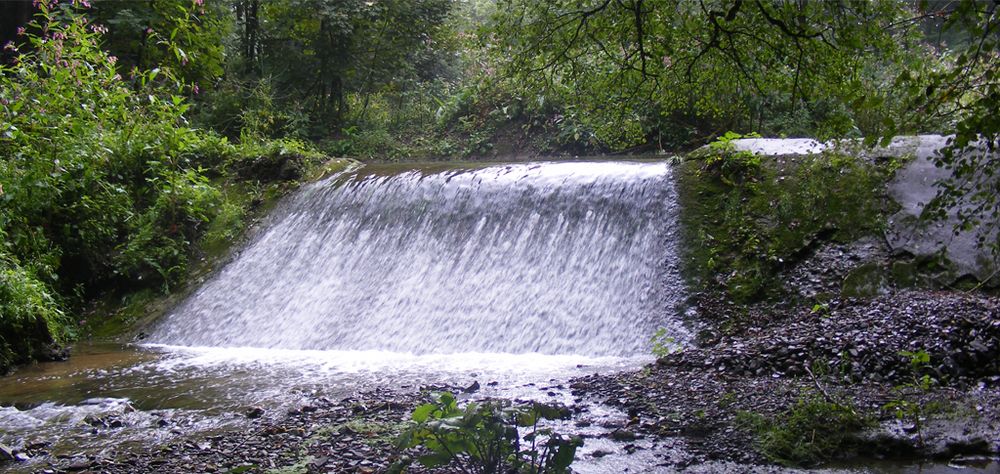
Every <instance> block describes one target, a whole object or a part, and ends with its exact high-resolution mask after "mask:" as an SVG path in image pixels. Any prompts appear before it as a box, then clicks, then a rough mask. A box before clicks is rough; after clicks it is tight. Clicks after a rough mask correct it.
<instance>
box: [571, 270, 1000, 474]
mask: <svg viewBox="0 0 1000 474" xmlns="http://www.w3.org/2000/svg"><path fill="white" fill-rule="evenodd" d="M703 304H704V306H702V308H701V309H702V311H713V310H714V311H720V312H725V311H735V310H734V309H732V308H724V307H713V306H712V305H711V304H708V303H707V302H703ZM998 308H1000V300H998V299H997V298H995V297H987V296H982V295H971V294H966V293H961V292H929V291H913V290H910V291H901V292H898V293H894V294H890V295H883V296H880V297H875V298H870V299H845V300H835V301H831V302H830V303H829V304H828V306H824V307H821V308H817V309H813V308H798V309H784V310H782V309H779V308H775V307H773V306H772V307H768V308H766V310H765V308H764V307H762V306H758V307H755V308H751V309H750V310H749V311H748V312H747V313H745V314H728V315H725V316H723V317H722V318H719V320H725V321H733V324H732V325H728V326H727V327H726V328H725V330H722V329H719V328H711V329H708V330H706V331H703V333H702V341H701V342H702V345H701V346H699V347H697V348H685V349H683V350H681V351H679V352H676V353H673V354H670V355H668V356H666V357H663V358H661V359H660V360H659V361H658V363H656V364H655V365H652V366H650V367H647V368H646V369H644V370H642V371H639V372H635V373H625V374H613V375H595V376H591V377H586V378H583V379H580V380H577V381H576V382H575V383H574V385H573V388H574V389H575V390H577V393H584V394H589V395H591V396H596V397H598V398H600V399H603V400H606V401H607V402H608V403H610V404H612V405H615V406H618V407H621V408H622V409H623V410H625V411H627V412H628V413H629V414H630V415H631V416H632V418H633V423H634V425H635V427H636V429H637V430H638V431H639V432H641V433H644V434H646V435H648V436H654V437H668V438H669V437H680V438H684V439H686V440H687V441H688V445H689V446H690V447H691V448H692V452H693V453H694V454H695V455H696V457H695V462H701V461H707V460H715V459H725V460H734V461H739V462H746V463H763V462H769V461H774V456H775V455H776V454H777V453H775V452H768V449H769V448H772V449H773V448H775V447H774V446H770V445H769V444H768V442H769V440H768V439H762V437H765V436H767V435H768V434H771V435H773V434H774V431H770V432H767V433H760V432H758V430H756V429H755V427H754V426H753V423H751V422H749V420H752V419H753V416H754V415H760V416H763V417H765V418H766V419H768V420H776V423H775V424H774V425H772V428H773V429H777V430H780V429H782V428H783V427H782V426H781V423H786V424H791V423H792V422H793V421H792V420H790V417H791V415H792V413H793V409H794V408H795V407H796V405H797V404H800V403H814V402H815V403H817V406H827V407H829V406H830V405H840V406H843V407H848V408H849V410H851V411H854V412H855V413H857V414H858V416H859V418H860V419H864V420H866V421H867V422H866V423H864V424H863V428H861V427H858V428H856V429H854V431H855V432H854V433H853V434H852V435H851V437H850V438H849V439H845V440H844V443H843V444H842V445H839V446H837V450H836V451H835V452H829V453H822V454H818V455H821V456H824V457H826V459H838V458H851V457H857V456H864V457H872V458H899V459H910V460H912V459H918V458H928V459H936V460H943V461H956V462H962V461H963V460H965V459H968V456H986V457H990V456H996V455H997V454H998V453H1000V441H998V440H1000V410H998V408H997V407H1000V370H998V369H1000V367H998V361H1000V352H998V351H1000V309H998ZM716 316H719V315H718V314H717V315H716ZM904 352H906V353H910V354H926V355H927V356H928V361H927V362H926V363H917V364H914V362H913V356H911V355H902V354H903V353H904ZM925 375H926V376H927V377H928V378H927V379H924V378H923V377H924V376H925ZM923 380H926V381H927V384H926V386H922V381H923ZM823 404H825V405H823ZM800 407H801V405H800ZM801 421H802V420H795V421H794V422H796V423H798V422H801ZM812 421H815V422H817V423H820V422H823V423H826V422H829V421H830V420H829V418H825V417H822V416H817V417H815V419H814V420H812ZM786 427H787V426H786ZM788 428H789V429H792V428H794V427H788ZM812 428H814V429H815V428H824V427H812ZM835 429H838V428H835ZM803 442H806V441H805V440H803ZM826 459H815V460H810V461H821V460H826ZM786 461H790V460H786ZM685 462H688V461H685ZM994 466H995V465H994ZM676 467H682V466H676Z"/></svg>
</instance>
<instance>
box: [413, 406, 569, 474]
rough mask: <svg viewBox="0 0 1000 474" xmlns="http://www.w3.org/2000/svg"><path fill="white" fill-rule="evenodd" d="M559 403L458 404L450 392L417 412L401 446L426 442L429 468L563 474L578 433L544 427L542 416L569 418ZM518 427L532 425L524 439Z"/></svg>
mask: <svg viewBox="0 0 1000 474" xmlns="http://www.w3.org/2000/svg"><path fill="white" fill-rule="evenodd" d="M568 415H569V413H568V412H567V411H566V409H565V408H561V407H558V406H552V405H545V404H542V403H533V404H531V405H529V406H514V405H511V404H510V403H509V402H506V401H499V400H495V401H485V402H482V403H473V402H470V403H467V404H466V405H465V406H464V407H459V406H458V403H457V401H456V400H455V397H454V396H453V395H452V394H450V393H441V394H437V395H435V396H434V401H433V402H432V403H428V404H424V405H421V406H419V407H417V408H416V409H415V410H414V411H413V415H412V416H413V421H414V422H415V423H414V425H413V426H412V427H411V428H409V429H408V430H407V431H406V432H404V433H403V435H402V436H401V437H400V438H399V444H400V446H401V447H403V448H411V447H416V446H423V447H424V448H426V449H427V450H429V451H430V454H426V455H424V456H421V457H420V458H419V461H420V462H421V464H424V465H425V466H428V467H434V466H445V465H448V466H451V467H453V468H456V469H457V470H458V471H460V472H465V473H484V474H485V473H500V472H509V470H512V471H513V472H519V473H524V474H539V473H551V474H556V473H565V472H569V466H570V464H572V462H573V457H574V456H575V454H576V448H577V447H579V446H581V445H583V441H582V440H581V439H580V438H578V437H565V436H560V435H559V434H557V433H554V432H553V431H552V430H551V429H548V428H540V427H539V426H538V424H539V422H540V421H542V420H554V419H562V418H567V417H568ZM518 428H529V429H530V430H529V431H528V433H527V434H526V435H525V436H524V438H523V442H524V443H525V444H527V445H524V444H522V438H521V435H520V433H519V432H518Z"/></svg>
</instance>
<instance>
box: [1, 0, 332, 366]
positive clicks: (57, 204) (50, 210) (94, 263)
mask: <svg viewBox="0 0 1000 474" xmlns="http://www.w3.org/2000/svg"><path fill="white" fill-rule="evenodd" d="M28 27H29V31H28V32H26V33H25V35H24V38H25V40H26V44H25V45H23V46H22V47H21V48H20V51H18V50H17V49H16V48H14V47H12V46H11V47H8V49H9V50H14V51H15V52H16V53H17V56H16V57H15V59H14V60H13V62H12V64H10V65H4V66H0V115H2V117H3V120H2V122H0V155H2V156H4V159H3V161H0V183H2V188H0V202H2V203H3V206H2V207H0V240H2V242H3V243H2V247H0V267H2V268H0V271H2V280H0V295H2V296H3V298H2V303H0V329H2V331H0V372H6V371H7V370H8V369H9V368H10V367H11V366H12V365H13V364H16V363H21V362H25V361H28V360H32V359H39V358H41V359H44V358H51V357H58V356H59V355H60V352H59V351H58V350H55V349H53V347H58V345H59V344H60V343H63V342H66V341H67V339H69V338H72V337H73V336H74V333H75V332H76V330H77V323H76V321H75V320H74V318H72V317H71V315H75V314H80V313H81V311H82V310H83V309H84V308H85V306H86V305H87V304H88V302H90V301H91V300H93V299H94V298H97V297H101V296H102V295H107V294H112V295H121V294H127V293H129V292H132V291H140V290H144V289H153V290H156V291H162V292H168V291H170V290H171V288H172V287H174V286H175V285H177V284H179V283H181V282H182V281H183V280H184V279H185V277H186V276H187V275H188V273H189V269H190V265H191V262H192V260H193V259H194V258H195V257H196V254H198V253H199V252H200V250H199V248H201V247H203V248H206V249H216V251H218V249H219V248H221V247H224V246H226V245H227V244H228V243H229V242H232V240H233V239H234V238H235V237H236V236H238V235H239V233H240V232H242V228H243V226H244V219H245V217H246V213H247V212H248V211H249V210H250V208H251V207H252V201H254V200H257V201H259V200H261V199H262V197H263V195H265V194H267V193H269V192H271V191H269V187H274V186H275V185H271V184H269V183H268V181H280V180H289V179H297V178H300V177H302V176H303V175H304V173H305V171H306V170H307V169H309V168H310V167H315V166H317V165H318V164H320V163H321V162H322V161H324V160H325V157H324V156H323V155H322V154H320V153H318V152H315V151H312V149H311V148H310V147H309V146H308V145H307V144H305V143H303V142H297V141H292V140H283V141H277V142H271V143H264V142H260V141H249V140H248V141H243V142H240V143H239V144H234V143H231V142H230V141H229V140H227V139H226V138H225V137H221V136H219V135H217V134H215V133H213V132H211V131H206V130H202V129H198V128H195V127H193V126H192V125H191V124H190V123H189V122H188V121H187V120H186V118H185V115H184V114H185V113H186V112H187V111H188V108H189V106H190V105H189V103H188V101H187V100H186V99H185V94H186V93H188V92H190V87H191V86H189V85H187V84H186V83H185V82H183V81H182V80H180V79H179V78H178V76H176V75H174V74H173V73H172V72H171V71H170V70H168V69H165V68H154V69H151V70H140V69H133V70H132V71H131V72H128V73H125V75H124V76H123V73H122V72H121V71H120V70H119V68H118V67H116V63H117V58H116V57H114V56H112V55H110V54H108V53H107V52H105V51H104V50H102V48H101V41H102V38H103V35H104V34H106V33H105V29H104V28H103V27H100V26H95V25H93V24H91V23H89V22H88V21H87V19H86V18H85V17H84V16H82V15H80V14H78V13H77V12H75V11H74V9H73V7H72V6H68V5H63V6H57V5H55V4H52V5H50V4H48V3H46V2H41V3H39V5H38V13H37V15H36V19H35V21H33V22H32V23H31V24H30V25H28ZM259 176H264V177H265V180H264V182H261V180H259V179H258V177H259ZM275 189H277V188H275Z"/></svg>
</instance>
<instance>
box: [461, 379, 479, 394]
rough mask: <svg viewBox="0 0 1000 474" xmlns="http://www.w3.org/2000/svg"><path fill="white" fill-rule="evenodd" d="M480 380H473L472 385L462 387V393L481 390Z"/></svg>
mask: <svg viewBox="0 0 1000 474" xmlns="http://www.w3.org/2000/svg"><path fill="white" fill-rule="evenodd" d="M479 388H480V386H479V381H478V380H477V381H475V382H472V385H469V386H468V387H465V388H463V389H462V393H475V392H478V391H479Z"/></svg>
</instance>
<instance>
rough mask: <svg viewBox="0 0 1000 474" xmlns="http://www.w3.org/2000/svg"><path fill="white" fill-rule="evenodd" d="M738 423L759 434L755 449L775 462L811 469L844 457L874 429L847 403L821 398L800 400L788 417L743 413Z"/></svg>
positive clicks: (787, 413)
mask: <svg viewBox="0 0 1000 474" xmlns="http://www.w3.org/2000/svg"><path fill="white" fill-rule="evenodd" d="M737 422H738V423H739V424H741V425H742V426H744V427H746V428H749V429H750V430H752V431H753V432H754V433H755V445H756V447H757V449H759V450H760V452H761V453H762V454H764V455H765V456H767V457H768V459H771V460H773V461H775V462H779V463H781V464H785V465H791V466H810V465H815V464H817V463H821V462H824V461H828V460H830V459H832V458H834V457H835V456H837V455H839V454H842V453H843V452H844V451H845V450H846V449H848V448H850V446H851V445H852V444H854V442H855V434H856V433H857V432H859V431H860V430H862V429H864V428H866V427H869V426H871V424H872V421H871V420H870V419H869V418H867V417H864V416H861V415H859V414H858V413H857V411H856V410H855V409H854V408H853V407H851V406H850V405H849V404H847V403H834V402H831V401H827V400H825V399H823V398H820V397H807V398H803V399H800V400H799V401H798V402H796V403H795V405H793V406H791V407H790V408H789V409H788V411H786V412H785V413H783V414H781V415H779V416H776V417H765V416H763V415H760V414H756V413H749V412H740V413H738V414H737Z"/></svg>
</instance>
